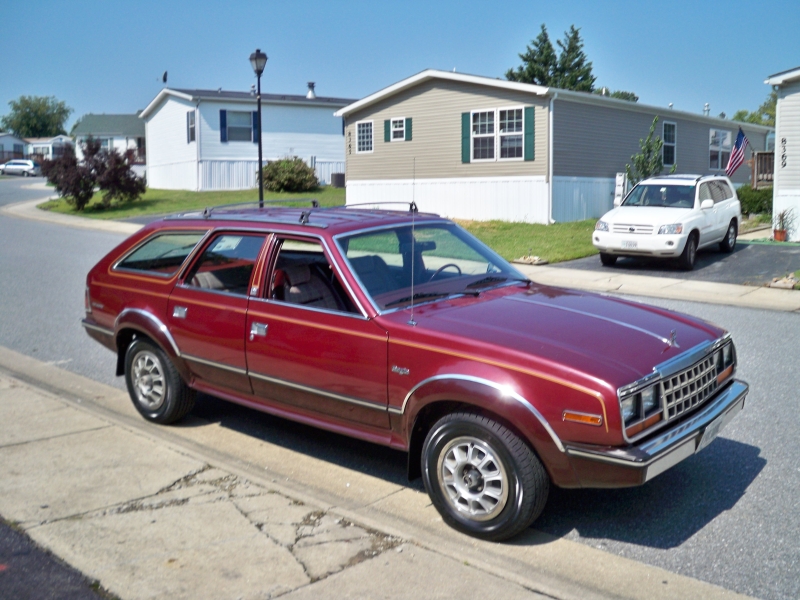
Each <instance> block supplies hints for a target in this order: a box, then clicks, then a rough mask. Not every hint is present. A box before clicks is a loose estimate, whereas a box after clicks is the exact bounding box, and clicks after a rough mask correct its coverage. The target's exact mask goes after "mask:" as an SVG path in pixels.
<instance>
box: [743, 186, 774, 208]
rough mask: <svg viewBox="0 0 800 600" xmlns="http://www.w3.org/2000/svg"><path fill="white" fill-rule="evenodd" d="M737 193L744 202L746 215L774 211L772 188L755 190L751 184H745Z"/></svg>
mask: <svg viewBox="0 0 800 600" xmlns="http://www.w3.org/2000/svg"><path fill="white" fill-rule="evenodd" d="M736 194H737V195H738V196H739V202H741V203H742V212H743V213H744V214H746V215H763V214H771V213H772V188H771V187H768V188H762V189H760V190H754V189H753V188H752V187H751V186H750V185H748V184H744V185H743V186H741V187H740V188H739V189H738V190H736Z"/></svg>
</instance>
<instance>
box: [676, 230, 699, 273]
mask: <svg viewBox="0 0 800 600" xmlns="http://www.w3.org/2000/svg"><path fill="white" fill-rule="evenodd" d="M696 259H697V233H692V234H691V235H690V236H689V239H688V240H686V246H685V247H684V248H683V253H682V254H681V256H680V258H679V259H678V264H679V265H680V267H681V269H683V270H684V271H691V270H692V269H694V262H695V260H696Z"/></svg>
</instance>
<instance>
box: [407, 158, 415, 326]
mask: <svg viewBox="0 0 800 600" xmlns="http://www.w3.org/2000/svg"><path fill="white" fill-rule="evenodd" d="M416 186H417V157H416V156H415V157H414V166H413V170H412V176H411V207H410V210H411V317H410V318H409V319H408V324H409V325H411V326H412V327H415V326H416V325H417V322H416V321H415V320H414V263H415V262H417V255H416V253H415V252H414V218H415V217H416V215H417V203H416V202H415V200H416V198H415V197H414V193H415V191H416Z"/></svg>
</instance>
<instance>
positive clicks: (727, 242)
mask: <svg viewBox="0 0 800 600" xmlns="http://www.w3.org/2000/svg"><path fill="white" fill-rule="evenodd" d="M738 233H739V231H738V227H736V219H731V224H730V225H728V231H727V232H726V233H725V239H723V240H722V241H721V242H720V243H719V249H720V250H722V251H723V252H733V249H734V247H735V246H736V235H737V234H738Z"/></svg>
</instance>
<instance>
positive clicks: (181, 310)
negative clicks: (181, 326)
mask: <svg viewBox="0 0 800 600" xmlns="http://www.w3.org/2000/svg"><path fill="white" fill-rule="evenodd" d="M187 310H188V309H187V308H186V307H185V306H175V307H173V309H172V316H173V317H175V318H176V319H185V318H186V311H187Z"/></svg>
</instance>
